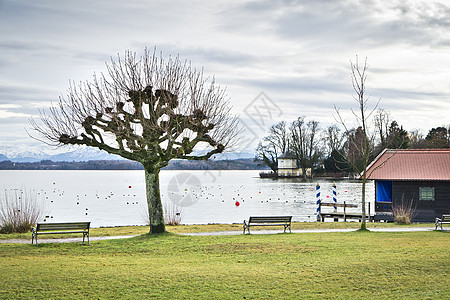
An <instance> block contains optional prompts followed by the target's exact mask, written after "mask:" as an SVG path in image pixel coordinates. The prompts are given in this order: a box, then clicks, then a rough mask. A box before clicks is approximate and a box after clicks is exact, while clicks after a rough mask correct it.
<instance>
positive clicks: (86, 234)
mask: <svg viewBox="0 0 450 300" xmlns="http://www.w3.org/2000/svg"><path fill="white" fill-rule="evenodd" d="M85 237H87V242H88V245H89V246H90V245H91V243H90V242H89V232H87V233H83V244H84V238H85Z"/></svg>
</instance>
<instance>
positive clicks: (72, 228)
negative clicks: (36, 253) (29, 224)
mask: <svg viewBox="0 0 450 300" xmlns="http://www.w3.org/2000/svg"><path fill="white" fill-rule="evenodd" d="M90 226H91V222H72V223H38V224H37V226H36V227H33V229H32V234H31V244H33V242H34V241H35V240H36V245H37V244H38V241H37V237H38V235H40V234H63V233H82V234H83V244H84V239H85V238H87V242H88V245H90V243H89V227H90Z"/></svg>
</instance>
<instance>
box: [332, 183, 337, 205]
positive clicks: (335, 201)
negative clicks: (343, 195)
mask: <svg viewBox="0 0 450 300" xmlns="http://www.w3.org/2000/svg"><path fill="white" fill-rule="evenodd" d="M336 195H337V193H336V182H334V181H333V203H334V212H337V198H336Z"/></svg>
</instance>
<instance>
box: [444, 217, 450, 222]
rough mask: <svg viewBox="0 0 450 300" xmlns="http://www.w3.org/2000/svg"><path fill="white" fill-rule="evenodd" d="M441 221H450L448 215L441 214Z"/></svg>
mask: <svg viewBox="0 0 450 300" xmlns="http://www.w3.org/2000/svg"><path fill="white" fill-rule="evenodd" d="M442 222H450V215H442Z"/></svg>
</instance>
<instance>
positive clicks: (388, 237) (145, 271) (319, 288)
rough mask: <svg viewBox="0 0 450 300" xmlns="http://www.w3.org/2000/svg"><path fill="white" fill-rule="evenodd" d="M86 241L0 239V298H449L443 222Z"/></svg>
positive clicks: (448, 242)
mask: <svg viewBox="0 0 450 300" xmlns="http://www.w3.org/2000/svg"><path fill="white" fill-rule="evenodd" d="M181 227H184V226H181ZM125 228H128V227H125ZM239 228H242V227H239ZM170 229H171V228H170V227H169V230H170ZM109 230H112V229H109ZM121 230H125V229H123V228H122V229H121ZM140 230H143V231H146V228H145V227H142V228H140ZM125 232H130V230H128V229H126V230H125ZM134 232H136V231H134ZM105 234H107V233H105ZM109 234H111V233H109ZM121 234H122V233H121ZM91 244H92V245H91V246H83V245H81V244H79V243H67V244H40V245H39V246H35V245H31V244H0V262H1V263H0V282H1V287H0V298H1V299H27V298H28V299H60V298H72V299H79V298H86V299H111V298H125V299H127V298H129V299H147V298H151V297H153V298H163V299H183V298H189V299H268V298H272V299H298V298H337V299H339V298H342V299H360V298H370V299H413V298H416V299H448V298H450V279H449V275H450V274H449V273H450V267H449V264H450V255H449V251H448V249H449V246H450V235H449V233H448V232H440V231H431V232H430V231H428V232H403V233H392V232H391V233H390V232H343V233H293V234H273V235H238V236H181V235H178V234H174V233H165V234H160V235H147V234H144V235H141V236H138V237H135V238H131V239H124V240H107V241H106V240H105V241H93V242H91Z"/></svg>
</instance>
